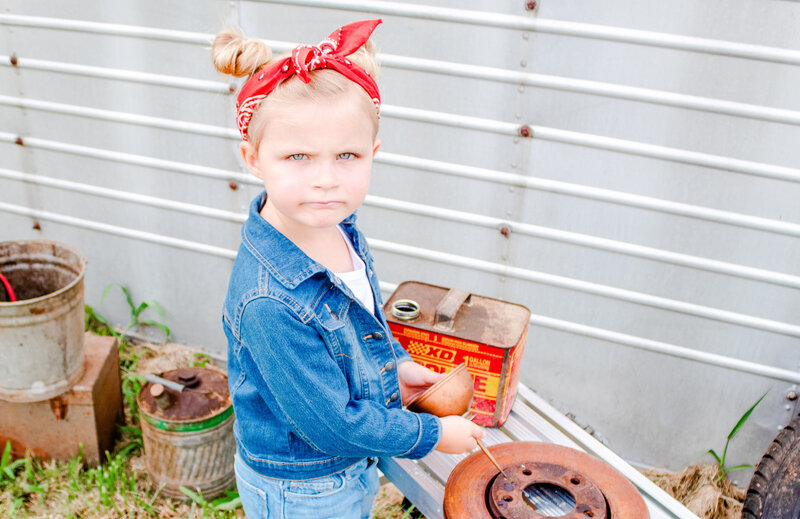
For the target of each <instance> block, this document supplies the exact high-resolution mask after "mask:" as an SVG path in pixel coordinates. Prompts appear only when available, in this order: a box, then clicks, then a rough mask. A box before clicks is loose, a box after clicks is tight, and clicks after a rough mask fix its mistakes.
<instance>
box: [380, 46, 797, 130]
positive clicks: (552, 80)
mask: <svg viewBox="0 0 800 519" xmlns="http://www.w3.org/2000/svg"><path fill="white" fill-rule="evenodd" d="M381 64H382V65H386V66H390V67H394V68H399V69H405V70H413V71H419V72H427V73H431V74H440V75H448V76H455V77H463V78H470V79H484V80H487V81H496V82H500V83H510V84H513V85H523V86H531V87H537V88H547V89H553V90H563V91H565V92H575V93H579V94H590V95H597V96H602V97H611V98H616V99H623V100H626V101H638V102H642V103H651V104H656V105H663V106H671V107H675V108H687V109H691V110H700V111H704V112H711V113H718V114H722V115H730V116H735V117H746V118H750V119H759V120H762V121H770V122H776V123H784V124H792V125H800V112H798V111H795V110H785V109H782V108H771V107H767V106H759V105H752V104H747V103H737V102H734V101H725V100H722V99H713V98H709V97H699V96H691V95H687V94H677V93H673V92H666V91H663V90H652V89H648V88H639V87H631V86H626V85H616V84H612V83H603V82H600V81H589V80H584V79H574V78H565V77H558V76H548V75H545V74H534V73H526V72H517V71H512V70H505V69H497V68H492V67H484V66H479V65H469V64H466V63H453V62H446V61H435V60H428V59H422V58H413V57H408V56H397V55H389V54H383V55H381Z"/></svg>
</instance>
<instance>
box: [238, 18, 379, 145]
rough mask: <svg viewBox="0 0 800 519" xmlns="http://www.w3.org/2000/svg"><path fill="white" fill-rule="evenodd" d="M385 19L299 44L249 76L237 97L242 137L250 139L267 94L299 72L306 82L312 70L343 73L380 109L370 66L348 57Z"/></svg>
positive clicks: (349, 26) (354, 23) (361, 22)
mask: <svg viewBox="0 0 800 519" xmlns="http://www.w3.org/2000/svg"><path fill="white" fill-rule="evenodd" d="M381 21H382V20H363V21H360V22H353V23H351V24H348V25H345V26H344V27H340V28H339V29H337V30H335V31H333V32H332V33H331V34H329V35H328V37H327V38H325V39H324V40H322V41H321V42H320V43H319V45H299V46H297V47H295V48H294V50H292V55H291V56H289V57H287V58H285V59H282V60H280V61H277V62H275V63H270V64H269V65H267V66H266V67H264V68H263V69H262V70H260V71H259V72H257V73H256V74H255V75H253V76H252V77H251V78H250V79H248V80H247V81H246V82H245V84H244V86H242V89H241V90H240V91H239V96H238V98H237V100H236V124H237V125H238V126H239V133H241V134H242V139H244V140H247V127H248V126H249V125H250V119H251V118H252V117H253V112H254V111H255V109H256V108H258V105H259V104H260V103H261V101H263V100H264V98H265V97H267V96H268V95H269V94H270V93H271V92H272V91H273V90H275V88H276V87H277V86H278V85H280V84H281V83H283V82H284V81H286V80H287V79H289V78H290V77H292V76H294V75H297V77H298V78H299V79H300V80H301V81H302V82H303V83H308V82H309V81H311V78H310V77H309V76H308V73H309V72H311V71H312V70H319V69H326V68H327V69H333V70H335V71H337V72H338V73H340V74H342V75H343V76H345V77H346V78H347V79H349V80H350V81H352V82H354V83H356V84H357V85H359V86H360V87H361V88H363V89H364V90H365V91H366V92H367V95H369V97H370V99H372V102H373V103H375V108H376V109H377V110H378V112H379V113H380V109H381V94H380V92H378V85H377V83H375V80H374V79H372V76H370V75H369V74H368V73H367V71H366V70H364V69H363V68H361V67H359V66H358V65H356V64H355V63H353V62H352V61H350V60H349V59H347V56H349V55H351V54H353V53H354V52H355V51H357V50H358V49H359V48H361V46H362V45H364V43H366V42H367V40H368V39H369V37H370V35H371V34H372V31H374V30H375V27H377V26H378V24H380V23H381Z"/></svg>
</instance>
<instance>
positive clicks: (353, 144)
mask: <svg viewBox="0 0 800 519" xmlns="http://www.w3.org/2000/svg"><path fill="white" fill-rule="evenodd" d="M358 95H359V94H358V93H357V92H350V91H348V92H345V93H342V94H337V95H333V96H330V97H327V98H325V99H322V100H320V101H316V100H305V99H303V100H297V101H294V102H292V103H287V104H276V105H273V106H269V107H268V109H269V114H268V116H269V119H268V122H267V123H266V126H265V127H264V130H263V132H262V135H261V142H260V143H259V144H258V150H256V149H255V147H254V146H253V145H252V144H250V143H248V142H242V144H241V152H242V158H243V159H244V162H245V164H246V165H247V168H248V169H249V170H250V172H251V173H253V175H255V176H256V177H258V178H260V179H261V180H262V181H263V182H264V187H265V188H266V190H267V203H266V204H265V205H264V208H263V209H262V211H261V215H262V216H263V217H264V218H265V219H266V220H267V221H268V222H270V223H271V224H272V225H273V226H275V227H276V228H277V229H278V230H279V231H281V232H282V233H284V234H285V235H287V236H288V237H289V238H292V236H293V235H295V236H300V235H306V234H308V232H309V231H313V230H316V229H322V228H328V227H333V226H335V225H337V224H339V223H340V222H341V221H342V220H344V219H345V218H346V217H348V216H349V215H350V214H352V213H353V212H354V211H355V210H356V209H358V208H359V207H360V206H361V203H362V202H363V201H364V198H365V197H366V195H367V189H368V188H369V178H370V172H371V170H372V159H373V157H374V155H375V153H376V152H377V151H378V147H379V146H380V141H379V140H378V139H377V138H375V135H374V126H373V122H372V120H371V119H370V117H369V116H368V115H367V114H366V113H365V110H364V103H363V101H362V100H361V99H359V98H358V97H357V96H358ZM265 108H266V107H265Z"/></svg>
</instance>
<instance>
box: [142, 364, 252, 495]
mask: <svg viewBox="0 0 800 519" xmlns="http://www.w3.org/2000/svg"><path fill="white" fill-rule="evenodd" d="M161 377H162V378H163V379H164V380H165V381H166V382H164V383H163V384H162V383H153V382H148V383H147V384H145V385H144V387H142V390H141V391H140V392H139V398H138V401H139V409H140V416H141V419H142V420H141V422H142V436H143V439H144V450H145V462H146V464H147V470H148V472H149V473H150V477H151V478H152V479H153V481H154V482H155V484H156V485H157V486H159V487H161V493H162V494H164V495H166V496H168V497H178V498H185V497H186V496H185V495H184V494H183V493H182V492H181V490H180V487H181V486H185V487H187V488H189V489H191V490H192V491H196V490H199V491H200V492H201V493H202V495H203V497H204V498H206V499H213V498H215V497H218V496H220V495H221V494H222V493H224V492H225V490H227V489H228V488H230V487H231V486H232V485H233V482H234V479H235V475H234V471H233V455H234V453H235V452H236V444H235V442H234V438H233V422H234V415H233V405H232V402H231V399H230V396H229V394H228V378H227V377H226V376H225V374H224V373H221V372H219V371H217V370H214V369H208V368H181V369H176V370H173V371H168V372H166V373H163V374H162V375H161Z"/></svg>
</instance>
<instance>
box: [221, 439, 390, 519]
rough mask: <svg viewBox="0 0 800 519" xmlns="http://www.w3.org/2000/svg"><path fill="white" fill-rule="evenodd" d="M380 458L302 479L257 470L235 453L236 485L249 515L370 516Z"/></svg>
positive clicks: (274, 518)
mask: <svg viewBox="0 0 800 519" xmlns="http://www.w3.org/2000/svg"><path fill="white" fill-rule="evenodd" d="M376 465H377V460H376V459H370V458H364V459H363V460H361V461H359V462H357V463H355V464H354V465H351V466H350V467H348V468H346V469H345V470H343V471H341V472H337V473H336V474H332V475H330V476H325V477H321V478H314V479H306V480H301V481H296V480H284V479H272V478H267V477H264V476H262V475H261V474H258V473H257V472H255V471H254V470H253V469H251V468H250V467H248V466H247V465H245V464H244V462H242V460H241V458H239V454H236V458H235V461H234V469H235V471H236V486H237V487H238V489H239V497H240V498H241V500H242V507H243V508H244V513H245V514H246V515H247V517H248V518H249V519H262V518H270V519H369V517H370V513H371V511H372V503H373V501H374V500H375V495H376V494H377V493H378V469H377V467H376Z"/></svg>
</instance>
